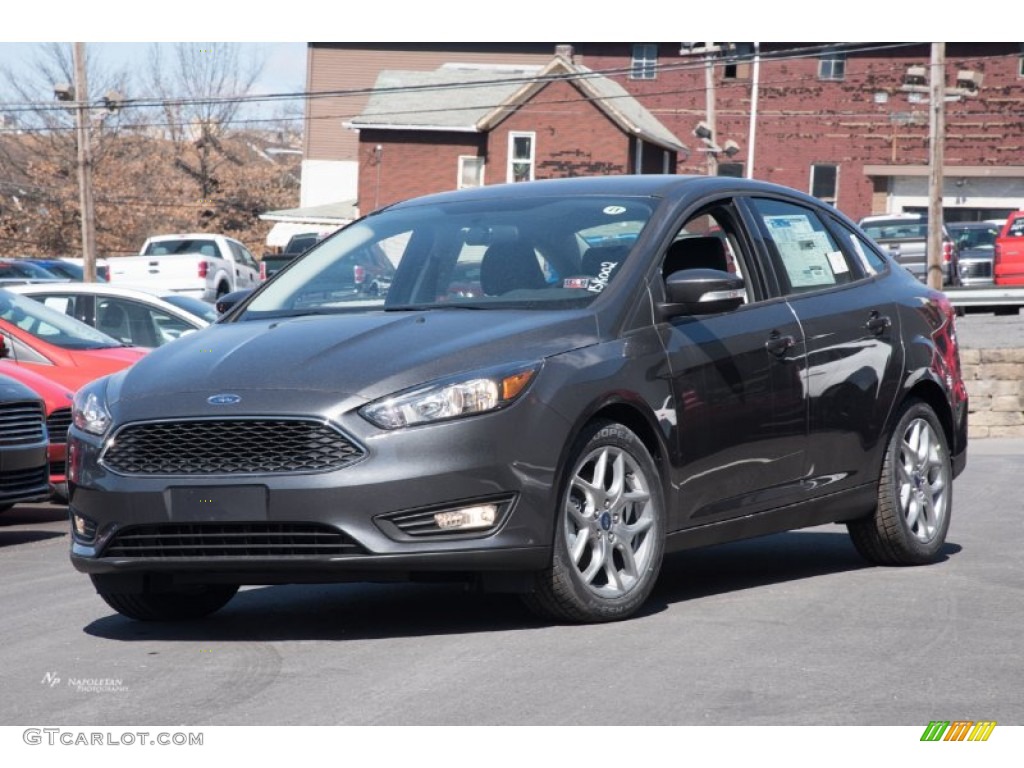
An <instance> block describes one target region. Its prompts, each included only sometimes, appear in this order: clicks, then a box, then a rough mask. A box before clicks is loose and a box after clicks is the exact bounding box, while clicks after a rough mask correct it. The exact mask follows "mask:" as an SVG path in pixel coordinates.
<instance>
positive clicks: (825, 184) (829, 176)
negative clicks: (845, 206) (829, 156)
mask: <svg viewBox="0 0 1024 768" xmlns="http://www.w3.org/2000/svg"><path fill="white" fill-rule="evenodd" d="M838 182H839V166H838V165H812V166H811V194H812V195H813V196H814V197H816V198H818V199H819V200H824V201H825V202H826V203H831V204H832V205H835V204H836V197H837V192H838V189H839V187H838Z"/></svg>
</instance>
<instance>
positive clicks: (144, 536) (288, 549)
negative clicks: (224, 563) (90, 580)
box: [102, 523, 361, 558]
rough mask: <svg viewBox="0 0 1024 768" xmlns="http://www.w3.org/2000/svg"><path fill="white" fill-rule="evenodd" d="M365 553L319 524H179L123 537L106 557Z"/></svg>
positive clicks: (138, 530)
mask: <svg viewBox="0 0 1024 768" xmlns="http://www.w3.org/2000/svg"><path fill="white" fill-rule="evenodd" d="M360 552H361V549H360V547H359V546H358V545H357V544H356V543H355V542H354V541H352V540H351V539H350V538H349V537H348V536H346V535H345V534H343V533H341V532H340V531H337V530H335V529H334V528H330V527H328V526H326V525H320V524H317V523H174V524H170V523H168V524H158V525H140V526H133V527H131V528H125V529H124V530H123V531H119V532H118V533H117V534H116V535H115V536H114V538H113V539H112V540H111V541H110V544H108V545H107V547H106V549H105V550H104V552H103V555H102V557H126V558H168V557H192V558H195V557H248V558H254V557H255V558H259V557H274V558H280V557H333V556H337V555H354V554H359V553H360Z"/></svg>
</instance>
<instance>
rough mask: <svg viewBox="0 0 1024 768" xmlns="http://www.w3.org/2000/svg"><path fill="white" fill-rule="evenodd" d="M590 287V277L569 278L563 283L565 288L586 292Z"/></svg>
mask: <svg viewBox="0 0 1024 768" xmlns="http://www.w3.org/2000/svg"><path fill="white" fill-rule="evenodd" d="M588 285H590V278H589V277H567V278H565V280H563V281H562V287H563V288H570V289H573V288H575V289H580V290H584V291H585V290H586V289H587V286H588Z"/></svg>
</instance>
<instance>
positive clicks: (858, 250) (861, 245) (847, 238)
mask: <svg viewBox="0 0 1024 768" xmlns="http://www.w3.org/2000/svg"><path fill="white" fill-rule="evenodd" d="M832 223H833V225H834V229H835V231H837V232H838V233H839V238H840V239H841V240H843V245H845V246H847V248H846V251H847V253H852V254H853V256H854V258H856V259H857V261H858V263H859V264H860V268H861V270H862V271H863V272H864V274H866V275H877V274H878V273H879V272H884V271H885V270H886V267H887V262H886V260H885V258H884V257H883V256H882V255H881V254H880V253H879V252H878V251H877V250H876V249H875V248H873V247H872V246H871V244H870V243H869V242H868V241H867V240H866V239H865V238H864V237H862V236H861V235H858V234H857V233H856V232H854V231H853V230H852V229H850V228H848V227H846V226H844V225H843V224H841V223H839V222H836V221H833V222H832Z"/></svg>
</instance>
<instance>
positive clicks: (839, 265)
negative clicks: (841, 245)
mask: <svg viewBox="0 0 1024 768" xmlns="http://www.w3.org/2000/svg"><path fill="white" fill-rule="evenodd" d="M828 263H829V264H831V265H832V272H833V273H835V274H837V275H841V274H843V273H844V272H849V271H850V267H849V266H848V265H847V263H846V259H845V258H843V254H842V253H840V252H839V251H831V252H829V254H828Z"/></svg>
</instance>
